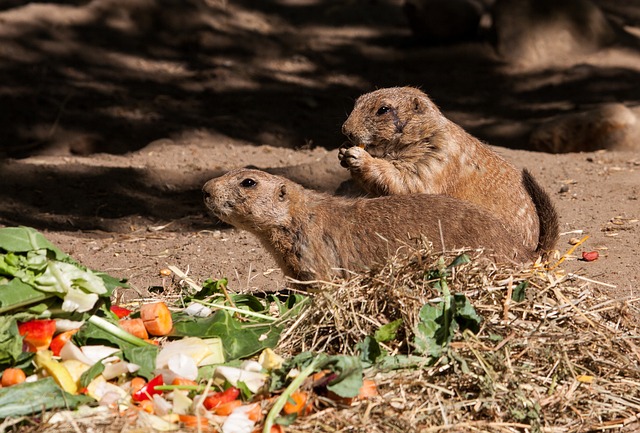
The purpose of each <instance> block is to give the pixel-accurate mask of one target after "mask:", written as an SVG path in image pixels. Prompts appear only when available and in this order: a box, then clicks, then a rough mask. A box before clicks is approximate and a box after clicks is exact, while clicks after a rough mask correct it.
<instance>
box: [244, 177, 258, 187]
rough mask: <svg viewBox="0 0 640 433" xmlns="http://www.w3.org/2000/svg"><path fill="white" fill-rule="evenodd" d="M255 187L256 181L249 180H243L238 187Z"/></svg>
mask: <svg viewBox="0 0 640 433" xmlns="http://www.w3.org/2000/svg"><path fill="white" fill-rule="evenodd" d="M256 185H257V183H256V181H255V180H253V179H251V178H246V179H245V180H243V181H242V182H240V186H241V187H243V188H251V187H252V186H256Z"/></svg>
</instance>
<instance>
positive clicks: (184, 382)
mask: <svg viewBox="0 0 640 433" xmlns="http://www.w3.org/2000/svg"><path fill="white" fill-rule="evenodd" d="M171 385H176V386H181V385H185V386H198V382H196V381H195V380H191V379H185V378H184V377H176V378H175V379H173V382H171Z"/></svg>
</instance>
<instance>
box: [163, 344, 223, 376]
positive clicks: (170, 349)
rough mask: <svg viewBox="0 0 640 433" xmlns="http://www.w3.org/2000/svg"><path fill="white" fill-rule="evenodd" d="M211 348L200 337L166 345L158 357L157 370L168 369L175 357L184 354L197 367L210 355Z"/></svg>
mask: <svg viewBox="0 0 640 433" xmlns="http://www.w3.org/2000/svg"><path fill="white" fill-rule="evenodd" d="M210 353H211V350H210V349H209V346H208V345H207V344H206V343H205V342H204V341H203V340H202V339H201V338H198V337H187V338H183V339H181V340H175V341H172V342H170V343H168V344H167V345H165V346H164V347H163V348H162V350H161V351H160V353H158V356H157V357H156V369H158V370H160V369H164V368H167V366H168V364H169V359H171V358H172V357H173V356H174V355H177V354H184V355H187V356H189V357H191V358H192V359H193V360H194V361H195V363H196V365H198V364H199V363H200V361H202V360H203V359H204V358H205V357H207V356H208V355H210Z"/></svg>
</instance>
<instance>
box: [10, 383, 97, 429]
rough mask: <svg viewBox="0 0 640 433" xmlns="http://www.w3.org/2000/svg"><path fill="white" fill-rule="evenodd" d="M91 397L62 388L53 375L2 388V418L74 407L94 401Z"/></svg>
mask: <svg viewBox="0 0 640 433" xmlns="http://www.w3.org/2000/svg"><path fill="white" fill-rule="evenodd" d="M92 401H93V399H92V398H91V397H87V396H84V395H72V394H69V393H67V392H65V391H64V390H62V388H60V387H59V386H58V385H57V384H56V382H55V381H54V380H53V378H52V377H47V378H45V379H41V380H38V381H36V382H24V383H21V384H19V385H14V386H12V387H8V388H0V419H2V418H6V417H9V416H21V415H29V414H33V413H41V412H42V411H43V410H49V409H54V408H68V409H73V408H75V407H76V406H78V405H81V404H85V403H89V402H92Z"/></svg>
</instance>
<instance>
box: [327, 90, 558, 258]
mask: <svg viewBox="0 0 640 433" xmlns="http://www.w3.org/2000/svg"><path fill="white" fill-rule="evenodd" d="M342 131H343V133H344V134H345V135H346V136H347V138H348V139H349V141H350V142H351V143H350V144H351V145H353V146H351V147H343V148H341V149H340V153H339V158H340V160H341V163H342V165H343V166H346V167H348V168H349V170H350V171H351V176H352V177H353V179H354V180H355V181H356V182H358V183H359V184H360V185H361V186H362V187H363V188H364V189H365V190H366V191H367V192H368V193H369V194H371V195H373V196H382V195H392V194H409V193H427V194H445V195H449V196H452V197H456V198H459V199H461V200H465V201H469V202H472V203H475V204H477V205H479V206H482V207H483V208H485V209H486V210H488V211H490V212H491V213H492V214H493V215H495V216H496V217H497V218H499V219H500V220H501V221H502V222H503V223H504V225H505V226H506V227H507V228H508V229H509V230H510V231H511V232H512V233H513V234H515V235H516V236H517V237H518V239H520V242H521V243H522V244H523V245H524V246H525V247H527V248H531V249H534V248H536V246H537V245H538V244H539V242H540V239H539V235H540V221H541V220H540V217H539V215H538V213H537V211H536V207H535V204H534V202H533V200H532V197H531V196H530V194H529V191H528V190H527V188H526V187H525V185H524V183H523V174H522V172H521V171H519V170H517V169H516V168H515V167H514V166H513V165H512V164H510V163H509V162H507V161H506V160H504V159H503V158H501V157H500V156H499V155H498V154H496V153H495V152H493V151H492V150H491V149H489V148H488V147H487V146H485V145H484V144H482V143H481V142H480V141H479V140H478V139H476V138H475V137H473V136H471V135H470V134H468V133H466V132H465V131H464V130H463V129H462V128H461V127H460V126H458V125H457V124H455V123H454V122H451V121H450V120H449V119H447V118H446V117H444V115H443V114H442V113H441V112H440V110H439V109H438V107H436V105H435V104H434V103H433V102H432V101H431V99H429V97H428V96H427V95H426V94H424V93H423V92H422V91H420V90H418V89H415V88H412V87H394V88H387V89H380V90H376V91H374V92H371V93H367V94H365V95H362V96H360V97H359V98H358V100H357V101H356V103H355V107H354V108H353V111H352V112H351V114H350V115H349V117H348V118H347V120H346V122H345V123H344V125H343V126H342ZM529 177H530V175H529ZM539 192H540V193H541V194H544V191H542V189H541V188H539ZM546 203H547V204H548V205H551V201H550V200H549V199H548V197H547V201H546ZM551 206H552V205H551ZM542 222H543V223H545V224H546V223H548V224H550V225H557V218H556V219H555V220H551V221H546V220H543V221H542ZM545 230H547V229H545ZM545 245H546V244H545Z"/></svg>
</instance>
